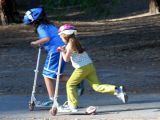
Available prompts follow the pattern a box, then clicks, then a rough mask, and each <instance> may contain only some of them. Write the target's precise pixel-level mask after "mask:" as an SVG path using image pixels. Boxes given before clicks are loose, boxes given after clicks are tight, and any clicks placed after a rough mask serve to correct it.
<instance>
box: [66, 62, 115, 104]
mask: <svg viewBox="0 0 160 120" xmlns="http://www.w3.org/2000/svg"><path fill="white" fill-rule="evenodd" d="M84 79H87V80H88V82H89V85H90V86H91V87H92V88H93V89H94V90H95V91H96V92H100V93H109V94H112V95H114V93H115V87H116V86H114V85H109V84H101V83H100V81H99V80H98V78H97V74H96V70H95V67H94V65H93V64H88V65H86V66H83V67H81V68H78V69H75V70H74V72H73V73H72V75H71V77H70V78H69V80H68V81H67V84H66V89H67V99H68V103H69V105H70V106H72V107H77V106H78V100H77V85H78V84H79V83H80V82H81V81H82V80H84Z"/></svg>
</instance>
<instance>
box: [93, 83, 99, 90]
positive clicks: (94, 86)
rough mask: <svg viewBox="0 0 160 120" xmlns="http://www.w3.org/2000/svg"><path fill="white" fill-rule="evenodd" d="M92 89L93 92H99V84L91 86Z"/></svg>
mask: <svg viewBox="0 0 160 120" xmlns="http://www.w3.org/2000/svg"><path fill="white" fill-rule="evenodd" d="M92 88H93V90H94V91H96V92H98V91H99V84H93V85H92Z"/></svg>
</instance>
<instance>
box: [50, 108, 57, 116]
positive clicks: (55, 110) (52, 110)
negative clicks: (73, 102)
mask: <svg viewBox="0 0 160 120" xmlns="http://www.w3.org/2000/svg"><path fill="white" fill-rule="evenodd" d="M49 112H50V114H51V115H52V116H56V114H57V107H54V108H51V109H50V111H49Z"/></svg>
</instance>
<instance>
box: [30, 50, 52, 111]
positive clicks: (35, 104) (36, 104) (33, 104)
mask: <svg viewBox="0 0 160 120" xmlns="http://www.w3.org/2000/svg"><path fill="white" fill-rule="evenodd" d="M41 50H42V48H41V47H39V49H38V56H37V64H36V69H35V70H34V72H35V75H34V82H33V89H32V94H31V100H30V101H29V110H30V111H33V110H34V108H35V107H37V108H44V107H45V108H46V107H47V108H49V107H51V106H42V104H41V102H40V101H37V99H36V97H35V93H36V84H37V78H38V72H39V64H40V57H41Z"/></svg>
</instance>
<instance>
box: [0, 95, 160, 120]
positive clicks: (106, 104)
mask: <svg viewBox="0 0 160 120" xmlns="http://www.w3.org/2000/svg"><path fill="white" fill-rule="evenodd" d="M46 98H47V97H46V96H37V99H38V100H41V101H43V100H45V99H46ZM29 100H30V96H15V95H1V96H0V119H1V120H85V119H86V120H160V94H129V101H128V103H127V104H122V103H121V101H119V100H118V99H117V98H116V97H114V96H110V95H104V94H94V95H84V96H82V97H80V98H79V104H80V107H82V108H83V109H84V111H81V112H80V113H78V114H77V115H70V114H65V113H63V114H62V113H58V114H57V116H51V115H50V114H49V112H48V110H49V109H39V108H35V109H34V111H29V109H28V101H29ZM65 100H66V96H59V101H60V104H62V103H63V102H64V101H65ZM90 105H94V106H96V107H97V114H96V115H85V114H84V112H85V107H88V106H90Z"/></svg>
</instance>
